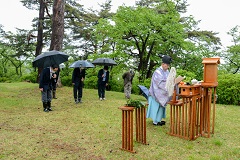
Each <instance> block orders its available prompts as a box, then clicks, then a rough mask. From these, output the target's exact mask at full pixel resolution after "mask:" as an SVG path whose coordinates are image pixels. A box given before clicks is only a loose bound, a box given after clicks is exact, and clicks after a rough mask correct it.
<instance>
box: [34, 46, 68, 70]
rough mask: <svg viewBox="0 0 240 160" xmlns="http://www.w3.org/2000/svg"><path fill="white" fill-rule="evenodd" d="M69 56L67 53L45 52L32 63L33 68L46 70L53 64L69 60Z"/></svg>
mask: <svg viewBox="0 0 240 160" xmlns="http://www.w3.org/2000/svg"><path fill="white" fill-rule="evenodd" d="M68 57H69V56H68V55H67V54H66V53H63V52H60V51H56V50H52V51H48V52H44V53H42V54H40V55H38V56H37V57H36V58H35V59H34V60H33V62H32V64H33V67H40V68H45V67H49V66H52V65H53V64H57V65H59V64H61V63H63V62H65V61H67V60H68Z"/></svg>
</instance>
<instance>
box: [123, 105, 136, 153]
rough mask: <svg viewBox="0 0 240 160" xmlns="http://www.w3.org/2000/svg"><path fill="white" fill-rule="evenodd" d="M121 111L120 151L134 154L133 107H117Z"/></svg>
mask: <svg viewBox="0 0 240 160" xmlns="http://www.w3.org/2000/svg"><path fill="white" fill-rule="evenodd" d="M119 109H121V110H122V148H121V149H122V150H125V151H129V152H131V153H136V152H135V151H134V150H133V110H134V107H128V106H124V107H119Z"/></svg>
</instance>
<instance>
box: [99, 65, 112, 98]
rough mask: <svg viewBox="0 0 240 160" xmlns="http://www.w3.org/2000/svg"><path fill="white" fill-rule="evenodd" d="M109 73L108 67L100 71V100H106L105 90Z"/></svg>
mask: <svg viewBox="0 0 240 160" xmlns="http://www.w3.org/2000/svg"><path fill="white" fill-rule="evenodd" d="M108 80H109V71H108V66H104V68H103V69H100V70H99V71H98V97H99V99H100V100H105V90H106V86H107V85H108Z"/></svg>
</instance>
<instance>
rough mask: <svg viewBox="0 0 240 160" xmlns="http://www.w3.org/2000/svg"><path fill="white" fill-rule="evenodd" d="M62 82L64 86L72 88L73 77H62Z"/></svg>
mask: <svg viewBox="0 0 240 160" xmlns="http://www.w3.org/2000/svg"><path fill="white" fill-rule="evenodd" d="M61 82H62V85H63V86H68V87H71V86H72V77H71V76H62V77H61Z"/></svg>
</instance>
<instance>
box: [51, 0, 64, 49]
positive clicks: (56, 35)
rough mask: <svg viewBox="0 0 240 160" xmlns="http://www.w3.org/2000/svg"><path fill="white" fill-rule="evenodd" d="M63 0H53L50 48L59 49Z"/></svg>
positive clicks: (61, 41) (62, 29)
mask: <svg viewBox="0 0 240 160" xmlns="http://www.w3.org/2000/svg"><path fill="white" fill-rule="evenodd" d="M64 7H65V1H64V0H54V4H53V17H52V36H51V45H50V50H57V51H60V50H61V49H62V44H63V36H64Z"/></svg>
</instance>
